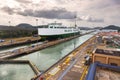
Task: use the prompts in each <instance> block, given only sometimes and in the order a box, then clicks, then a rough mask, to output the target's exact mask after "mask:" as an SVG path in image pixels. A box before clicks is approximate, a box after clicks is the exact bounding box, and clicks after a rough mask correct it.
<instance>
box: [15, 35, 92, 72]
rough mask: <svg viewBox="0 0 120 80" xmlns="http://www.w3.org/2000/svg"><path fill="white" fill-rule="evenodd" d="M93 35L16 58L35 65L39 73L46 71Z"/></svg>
mask: <svg viewBox="0 0 120 80" xmlns="http://www.w3.org/2000/svg"><path fill="white" fill-rule="evenodd" d="M93 35H94V34H93V33H92V34H88V35H84V36H81V37H79V38H76V39H73V40H71V41H68V42H64V43H61V44H59V45H55V46H52V47H49V48H46V49H43V50H40V51H37V52H34V53H32V54H29V55H26V56H22V57H19V58H17V59H18V60H21V59H22V60H30V61H31V62H32V63H33V64H35V65H36V66H37V67H38V69H39V70H40V71H44V70H46V69H48V68H49V67H50V66H51V65H53V64H54V63H55V62H57V61H58V60H59V59H61V58H62V57H64V56H65V55H67V54H68V53H69V52H71V51H72V50H74V49H75V48H76V47H78V46H79V45H81V44H82V43H84V42H85V41H87V40H88V39H89V38H90V37H92V36H93Z"/></svg>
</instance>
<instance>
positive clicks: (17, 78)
mask: <svg viewBox="0 0 120 80" xmlns="http://www.w3.org/2000/svg"><path fill="white" fill-rule="evenodd" d="M28 72H29V74H28ZM34 75H35V73H34V72H33V71H32V69H31V67H30V66H29V65H27V64H0V80H30V79H31V77H33V76H34Z"/></svg>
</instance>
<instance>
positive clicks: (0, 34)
mask: <svg viewBox="0 0 120 80" xmlns="http://www.w3.org/2000/svg"><path fill="white" fill-rule="evenodd" d="M36 33H37V30H33V31H32V30H1V31H0V38H16V37H26V36H32V35H34V34H36Z"/></svg>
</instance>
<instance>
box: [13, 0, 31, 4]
mask: <svg viewBox="0 0 120 80" xmlns="http://www.w3.org/2000/svg"><path fill="white" fill-rule="evenodd" d="M15 1H16V2H18V3H25V4H27V3H32V1H30V0H15Z"/></svg>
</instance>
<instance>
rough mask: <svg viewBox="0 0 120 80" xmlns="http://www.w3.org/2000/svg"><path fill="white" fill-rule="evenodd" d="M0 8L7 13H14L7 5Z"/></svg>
mask: <svg viewBox="0 0 120 80" xmlns="http://www.w3.org/2000/svg"><path fill="white" fill-rule="evenodd" d="M1 10H3V11H4V12H7V13H8V14H10V15H12V14H13V13H14V10H13V8H10V7H8V6H4V7H2V8H1Z"/></svg>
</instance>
